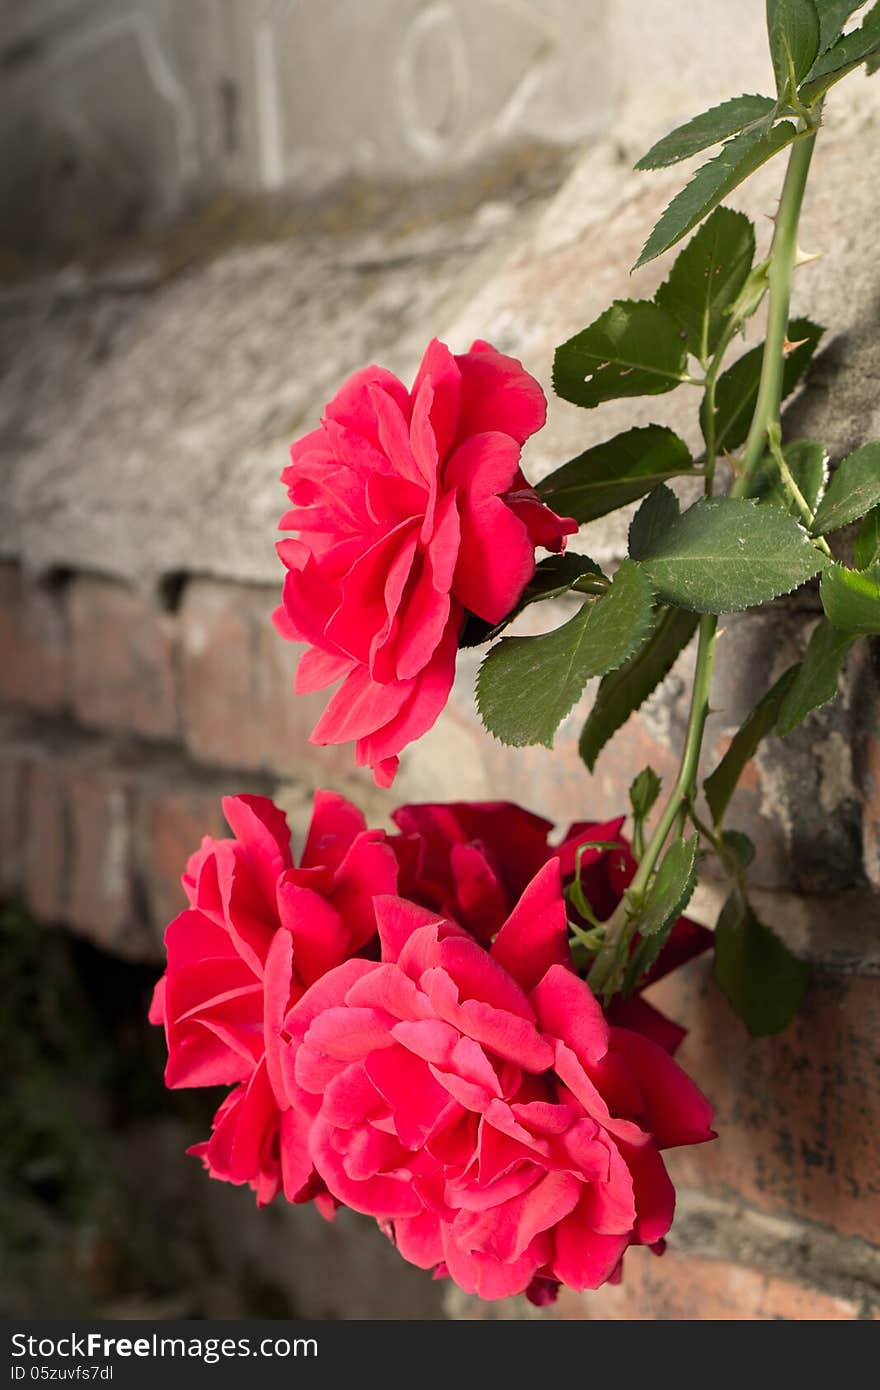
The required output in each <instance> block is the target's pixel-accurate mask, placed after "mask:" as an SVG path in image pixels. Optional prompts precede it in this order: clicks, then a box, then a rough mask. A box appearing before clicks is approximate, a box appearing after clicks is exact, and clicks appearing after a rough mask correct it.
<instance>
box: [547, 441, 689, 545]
mask: <svg viewBox="0 0 880 1390" xmlns="http://www.w3.org/2000/svg"><path fill="white" fill-rule="evenodd" d="M692 468H693V460H692V459H691V454H690V450H689V449H688V446H687V445H686V444H685V442H684V440H682V439H679V437H678V435H677V434H676V433H675V432H674V431H673V430H669V429H666V427H665V426H664V425H645V426H644V427H636V428H634V429H631V430H627V431H626V432H625V433H624V434H618V435H617V436H616V437H615V438H614V439H609V440H606V442H605V443H604V444H597V445H596V446H595V447H594V448H592V449H587V450H586V451H585V452H584V453H582V454H578V456H577V458H575V459H572V460H571V462H570V463H564V464H563V465H562V467H561V468H557V469H556V472H555V473H551V474H550V475H549V477H547V478H544V480H543V481H542V482H540V483H539V484H538V487H537V492H538V496H539V497H540V498H541V499H542V501H544V502H546V503H547V504H548V505H549V506H551V507H553V508H554V510H555V511H558V512H560V513H561V514H562V515H563V516H572V517H574V519H575V521H579V522H580V523H581V524H583V523H584V522H586V521H595V520H596V518H597V517H600V516H605V514H606V513H607V512H613V511H616V510H617V508H618V507H624V506H626V504H627V503H628V502H634V501H635V500H636V499H637V498H639V497H644V495H645V493H646V492H651V491H652V490H653V489H654V488H655V487H656V486H657V484H658V483H662V482H665V481H666V480H667V479H668V478H678V477H681V476H682V475H683V474H686V473H689V472H690V471H691V470H692Z"/></svg>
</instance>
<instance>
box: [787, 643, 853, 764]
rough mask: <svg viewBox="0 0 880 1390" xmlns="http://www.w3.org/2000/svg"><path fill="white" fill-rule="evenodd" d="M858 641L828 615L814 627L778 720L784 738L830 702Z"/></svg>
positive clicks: (796, 668)
mask: <svg viewBox="0 0 880 1390" xmlns="http://www.w3.org/2000/svg"><path fill="white" fill-rule="evenodd" d="M854 641H855V638H854V636H853V635H852V633H849V632H838V631H837V628H835V627H832V626H831V624H830V623H829V622H828V620H827V619H826V618H821V619H820V620H819V622H818V623H817V624H816V626H815V627H814V629H813V632H812V635H811V637H810V642H809V646H808V647H807V652H806V655H805V657H804V659H803V661H802V662H801V663H800V665H799V666H796V667H795V671H796V675H795V678H794V680H793V681H792V683H791V685H790V687H789V689H788V690H787V691H786V692H785V696H784V698H783V700H782V704H781V705H780V707H779V716H778V718H777V720H776V732H777V733H778V734H779V735H780V737H781V738H784V737H785V735H786V734H790V733H791V731H792V729H796V728H797V726H798V724H800V723H802V722H803V720H804V719H806V717H807V715H808V714H810V713H811V712H812V711H813V710H814V709H819V708H820V706H822V705H827V703H828V701H829V700H833V699H834V697H835V696H836V694H837V685H838V680H839V678H840V668H841V666H842V665H843V663H844V661H845V659H846V655H847V653H848V651H849V649H850V647H851V646H852V644H853V642H854Z"/></svg>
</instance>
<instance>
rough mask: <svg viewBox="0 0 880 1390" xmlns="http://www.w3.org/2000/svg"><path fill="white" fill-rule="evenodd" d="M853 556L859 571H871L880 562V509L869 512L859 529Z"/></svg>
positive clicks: (876, 508)
mask: <svg viewBox="0 0 880 1390" xmlns="http://www.w3.org/2000/svg"><path fill="white" fill-rule="evenodd" d="M853 555H854V559H855V567H856V569H857V570H866V569H870V567H871V565H873V564H874V563H875V561H877V560H880V507H875V508H874V510H873V511H871V512H868V515H867V516H866V517H865V519H864V521H863V522H862V524H861V526H860V527H859V532H858V535H857V536H856V538H855V541H854V542H853Z"/></svg>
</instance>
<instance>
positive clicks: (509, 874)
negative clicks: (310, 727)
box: [391, 801, 712, 1053]
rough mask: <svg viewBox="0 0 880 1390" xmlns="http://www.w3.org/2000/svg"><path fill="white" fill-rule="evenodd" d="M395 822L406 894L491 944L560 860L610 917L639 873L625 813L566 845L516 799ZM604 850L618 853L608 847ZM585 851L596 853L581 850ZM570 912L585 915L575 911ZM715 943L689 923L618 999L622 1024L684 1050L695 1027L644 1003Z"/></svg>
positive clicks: (439, 807)
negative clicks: (647, 992) (647, 994)
mask: <svg viewBox="0 0 880 1390" xmlns="http://www.w3.org/2000/svg"><path fill="white" fill-rule="evenodd" d="M391 818H392V820H393V821H394V823H395V824H396V825H397V827H398V828H399V830H400V831H401V832H402V834H401V835H400V836H398V837H396V838H394V839H393V841H392V843H393V845H394V848H395V851H396V853H397V855H398V859H399V860H400V888H399V892H400V894H401V896H402V897H406V898H409V899H411V900H412V901H413V902H416V903H420V904H421V905H422V906H424V907H429V908H432V909H435V910H436V911H437V913H438V914H439V915H441V916H444V917H451V918H452V919H453V920H454V921H456V922H458V923H459V925H460V926H463V927H466V928H467V930H468V931H469V932H470V933H471V934H472V935H473V936H475V937H476V938H477V940H478V941H481V942H483V943H484V944H485V945H488V944H489V942H491V940H492V938H493V937H494V936H495V934H496V933H497V932H498V930H499V929H500V927H501V926H502V924H503V922H504V920H505V918H506V917H507V916H508V914H509V913H510V912H511V911H512V910H513V907H514V905H515V904H516V902H517V901H518V899H519V897H520V895H521V894H522V892H523V890H524V888H525V886H526V884H527V883H528V882H529V880H530V879H531V878H533V877H534V875H535V874H536V873H537V871H538V870H539V869H540V868H541V867H542V866H543V865H544V864H546V863H547V862H548V860H549V859H552V858H554V857H555V858H558V860H559V864H560V869H561V872H562V880H563V884H564V885H568V884H569V883H571V881H572V880H573V879H574V876H575V870H576V868H578V869H579V875H580V883H581V887H582V889H583V891H584V893H585V895H586V898H587V901H588V902H589V903H590V905H591V907H592V909H593V912H594V913H595V914H596V916H597V917H599V918H600V920H607V918H609V917H610V916H611V914H612V912H613V911H614V909H615V908H616V907H617V904H618V903H619V902H620V899H621V898H622V896H623V893H624V890H625V889H626V888H628V887H629V885H630V883H631V882H632V880H633V878H634V877H635V873H636V868H637V865H636V861H635V859H634V858H633V855H632V850H631V848H630V844H629V841H628V840H627V838H626V836H625V835H624V834H623V833H622V830H623V824H624V820H625V817H624V816H617V817H615V818H614V819H613V820H610V821H603V822H598V821H582V822H579V823H577V824H575V825H572V826H570V827H569V829H568V830H567V831H566V832H565V834H564V835H563V837H562V840H561V841H560V843H559V844H558V845H552V844H551V843H550V840H549V837H550V834H551V832H552V830H553V823H552V822H551V821H548V820H544V819H543V818H542V817H541V816H536V815H534V814H533V813H532V812H531V811H525V810H523V808H522V807H521V806H517V805H515V804H513V803H512V802H509V801H485V802H478V801H459V802H447V803H440V804H432V803H421V804H415V805H408V806H401V807H400V808H399V809H398V810H396V811H394V812H392V817H391ZM591 842H594V843H591ZM595 843H598V844H612V845H616V846H617V848H615V849H599V848H596V847H595ZM585 845H589V847H588V848H581V847H582V846H585ZM579 850H580V853H578V851H579ZM568 911H569V916H570V917H573V918H576V917H577V913H576V911H575V909H574V907H573V906H572V905H571V904H569V908H568ZM587 925H588V924H587V923H584V926H587ZM711 944H712V933H711V932H710V931H707V930H706V928H705V927H702V926H699V925H698V924H697V923H696V922H692V921H690V919H689V918H687V917H681V918H679V920H678V921H677V922H676V924H675V926H674V927H673V929H672V932H671V933H670V936H669V939H668V941H667V942H666V945H665V946H664V947H663V950H662V951H661V953H660V955H659V957H658V959H657V960H656V961H655V962H654V965H653V966H652V967H651V969H650V971H648V973H647V974H646V975H645V977H644V978H643V979H642V981H641V982H640V984H639V986H638V990H637V992H636V993H635V994H633V995H632V996H631V997H630V998H629V999H626V1000H623V999H620V998H616V999H614V1000H613V1001H612V1003H611V1006H610V1009H609V1011H608V1012H609V1015H610V1016H611V1017H612V1018H613V1020H614V1022H616V1023H621V1024H624V1025H625V1026H626V1027H629V1028H635V1029H637V1030H638V1031H639V1032H640V1033H645V1034H646V1035H647V1036H648V1037H650V1038H653V1040H654V1041H655V1042H657V1043H659V1044H660V1046H661V1047H663V1048H665V1049H666V1051H667V1052H670V1053H673V1052H675V1050H676V1048H677V1047H678V1045H679V1044H680V1043H681V1041H682V1039H683V1038H684V1036H685V1030H684V1029H683V1028H681V1027H679V1025H678V1024H676V1023H673V1022H672V1020H671V1019H668V1018H666V1017H664V1015H663V1014H661V1013H660V1011H659V1010H658V1009H656V1008H654V1006H653V1005H652V1004H649V1003H648V1002H647V1000H645V999H643V998H642V997H641V991H642V990H644V989H646V988H647V987H648V986H649V985H651V984H653V983H654V982H655V981H656V980H659V979H661V978H662V977H663V976H664V975H666V974H668V973H669V972H670V971H672V970H676V969H678V967H679V966H681V965H684V964H685V962H686V961H688V960H690V959H691V958H692V957H693V956H695V955H699V954H700V953H701V952H702V951H706V950H708V949H709V947H710V946H711Z"/></svg>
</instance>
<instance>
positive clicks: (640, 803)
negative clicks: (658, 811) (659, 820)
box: [629, 767, 663, 820]
mask: <svg viewBox="0 0 880 1390" xmlns="http://www.w3.org/2000/svg"><path fill="white" fill-rule="evenodd" d="M662 785H663V784H662V782H661V781H660V778H659V777H658V776H657V774H656V772H655V771H654V769H653V768H652V767H644V768H642V771H641V772H640V773H639V775H638V777H635V778H633V781H632V785H631V786H630V789H629V804H630V805H631V806H632V809H633V815H634V816H635V817H636V820H644V819H645V817H646V816H649V815H650V814H651V808H652V807H653V805H654V802H655V801H656V800H657V797H658V796H659V795H660V788H661V786H662Z"/></svg>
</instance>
